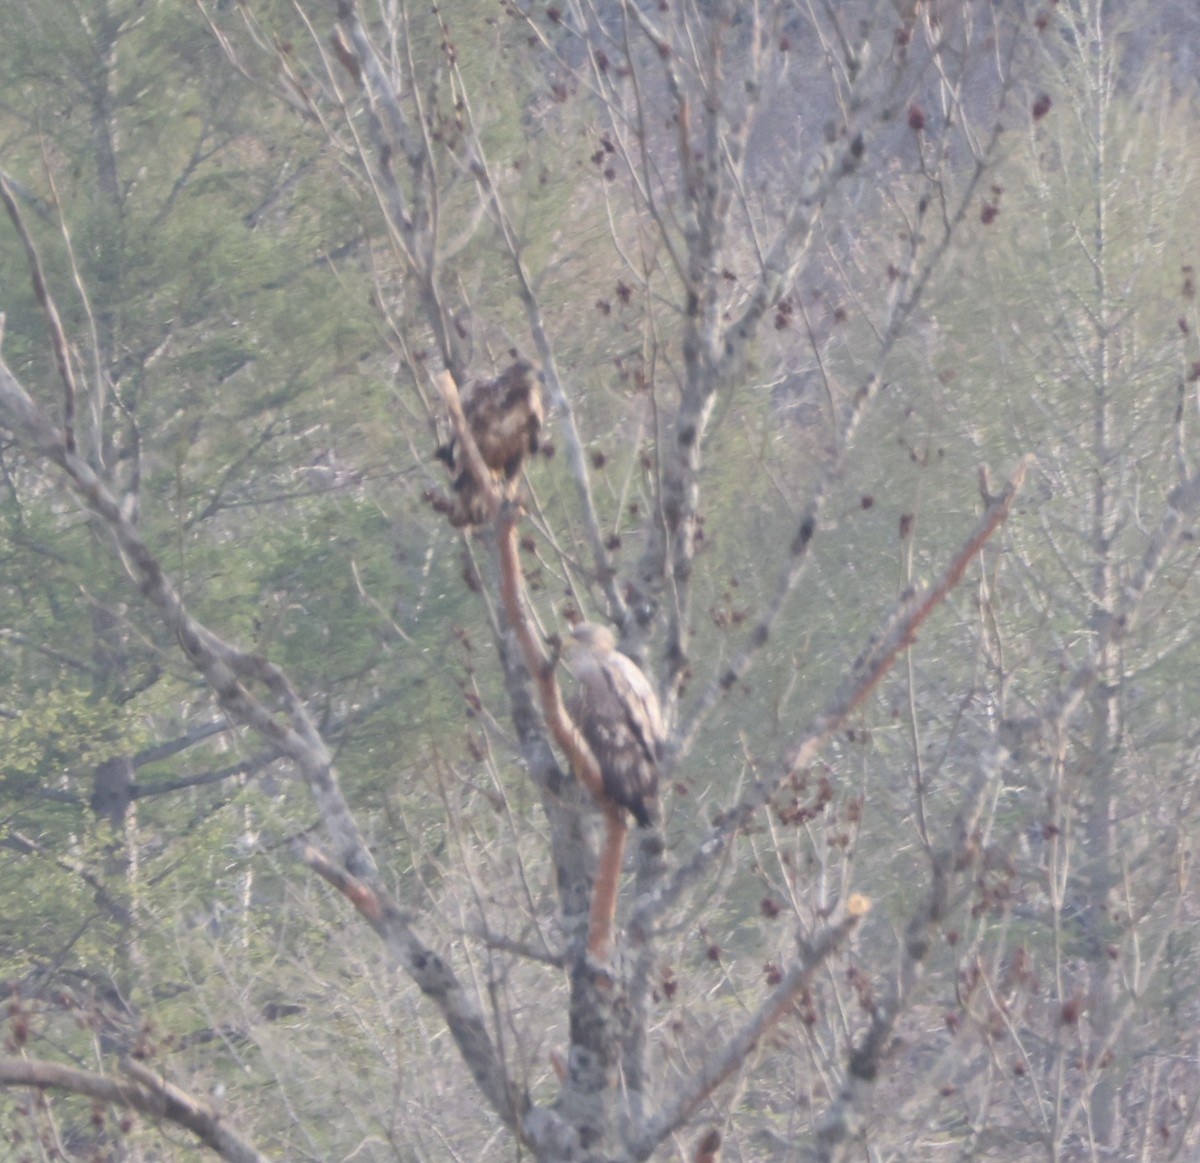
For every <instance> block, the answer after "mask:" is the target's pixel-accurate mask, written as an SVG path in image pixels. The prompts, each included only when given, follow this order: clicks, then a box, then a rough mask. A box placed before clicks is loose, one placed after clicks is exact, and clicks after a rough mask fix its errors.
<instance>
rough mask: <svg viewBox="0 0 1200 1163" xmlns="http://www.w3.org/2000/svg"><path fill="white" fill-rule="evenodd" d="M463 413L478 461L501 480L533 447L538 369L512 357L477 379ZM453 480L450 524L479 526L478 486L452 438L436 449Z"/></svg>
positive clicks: (540, 417) (539, 413) (540, 415)
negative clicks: (487, 376) (499, 369)
mask: <svg viewBox="0 0 1200 1163" xmlns="http://www.w3.org/2000/svg"><path fill="white" fill-rule="evenodd" d="M463 415H464V416H465V418H466V421H467V425H468V426H469V427H470V429H471V435H472V437H473V438H474V440H475V444H476V446H477V447H478V449H479V455H480V456H481V457H482V458H483V463H484V464H486V465H487V467H488V469H489V470H490V471H491V473H492V475H493V476H494V477H496V478H497V479H498V480H499V481H501V482H503V483H504V484H508V483H509V482H510V481H512V480H513V479H514V478H515V477H516V476H517V474H518V473H519V472H520V471H521V465H522V464H523V463H524V461H525V458H526V457H527V456H529V455H530V454H532V453H535V452H537V450H538V435H539V433H540V432H541V429H542V423H543V421H544V420H545V411H544V409H543V406H542V386H541V374H540V372H539V371H538V369H537V368H536V367H535V366H534V365H533V364H532V363H531V362H530V361H529V360H525V359H518V360H517V361H516V362H515V363H513V364H512V365H511V366H510V367H509V368H508V369H507V370H506V371H504V372H503V373H502V374H501V375H499V376H497V377H496V378H495V379H491V380H479V381H477V382H476V383H475V384H474V385H473V386H472V388H471V390H470V392H469V394H468V395H467V397H466V399H465V400H464V401H463ZM437 455H438V457H439V458H440V459H441V460H444V461H445V462H446V465H447V467H448V468H449V469H450V471H451V472H453V473H456V474H457V475H456V476H455V479H454V494H455V495H454V503H453V506H452V507H451V509H450V523H451V524H452V525H456V526H462V525H479V524H482V523H483V521H484V520H485V519H486V515H485V514H484V512H483V507H482V505H481V503H480V496H479V485H478V482H476V481H475V480H474V479H473V478H472V476H471V473H470V471H469V470H468V469H467V467H466V463H465V460H464V458H463V456H462V451H461V449H459V448H457V447H456V441H454V440H451V441H450V443H449V444H446V445H444V446H443V447H441V448H439V449H438V451H437Z"/></svg>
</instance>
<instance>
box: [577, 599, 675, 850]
mask: <svg viewBox="0 0 1200 1163" xmlns="http://www.w3.org/2000/svg"><path fill="white" fill-rule="evenodd" d="M571 638H572V641H570V642H568V643H567V648H566V654H567V660H568V661H569V662H570V664H571V668H572V669H573V670H574V672H575V691H574V694H573V695H572V696H571V700H570V703H569V706H568V710H570V712H571V717H572V718H573V719H574V720H575V722H576V724H577V725H578V727H579V730H580V731H581V732H582V734H583V737H584V738H585V739H586V740H587V742H588V746H589V747H591V749H592V754H593V755H595V757H596V762H597V763H598V764H599V765H600V774H601V775H602V776H603V777H604V791H605V793H606V794H607V795H608V797H609V798H610V799H611V800H613V801H614V802H616V803H618V804H620V805H621V806H622V807H626V808H628V809H629V810H630V811H631V812H632V813H633V818H634V819H635V820H636V821H637V822H638V826H639V827H642V828H647V827H649V826H650V824H651V822H652V818H653V812H654V810H655V806H656V802H657V797H658V760H659V756H660V753H661V750H662V746H663V744H664V743H665V742H666V728H665V727H664V725H663V718H662V710H661V709H660V708H659V705H658V696H657V695H656V694H655V693H654V688H653V687H652V686H651V685H650V680H649V679H647V678H646V676H645V675H644V674H643V673H642V672H641V670H639V669H638V666H637V664H636V663H635V662H634V661H633V659H631V658H628V657H626V656H625V655H624V654H622V653H621V652H620V651H619V650H618V649H617V644H616V639H614V638H613V634H612V631H611V630H609V629H608V628H607V627H606V626H597V625H595V624H594V623H591V622H582V623H580V624H579V625H578V626H576V627H575V628H574V629H573V630H572V631H571Z"/></svg>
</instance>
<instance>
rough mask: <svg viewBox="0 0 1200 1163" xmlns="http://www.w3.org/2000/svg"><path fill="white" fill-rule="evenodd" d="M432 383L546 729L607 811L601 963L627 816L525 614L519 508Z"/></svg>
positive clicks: (592, 927) (597, 892)
mask: <svg viewBox="0 0 1200 1163" xmlns="http://www.w3.org/2000/svg"><path fill="white" fill-rule="evenodd" d="M434 382H435V383H436V385H437V388H438V391H439V392H440V394H441V397H442V399H443V400H444V401H445V404H446V409H447V411H448V412H449V413H450V423H451V425H452V427H453V428H454V435H455V438H456V439H457V440H458V442H459V444H460V445H461V447H462V453H463V459H464V461H465V462H466V470H467V472H468V473H470V475H471V477H472V479H473V481H474V483H475V485H476V487H477V488H478V491H479V497H480V500H481V502H482V503H483V506H484V511H485V513H486V514H487V515H488V517H489V518H491V517H495V519H496V550H497V554H498V557H499V562H500V595H501V598H502V600H503V602H504V612H505V614H506V616H507V618H508V624H509V625H510V626H511V627H512V629H513V632H514V633H515V634H516V636H517V641H518V643H519V644H520V647H521V656H522V657H523V658H524V660H525V666H526V668H527V669H528V671H529V673H530V675H531V676H532V678H533V681H534V684H535V686H536V688H537V693H538V702H539V704H540V705H541V708H542V714H543V715H544V716H545V719H546V726H547V727H548V728H549V729H550V734H551V735H552V736H553V738H554V741H555V742H556V743H557V744H558V746H559V747H560V748H561V750H562V751H563V753H564V754H565V755H566V757H567V759H568V761H569V762H570V764H571V770H572V771H574V772H575V775H576V777H577V778H578V779H579V780H580V781H581V782H582V783H583V785H584V786H585V787H586V788H587V789H588V791H590V792H591V793H592V795H593V796H594V797H595V799H596V802H597V803H599V804H600V806H601V808H602V810H603V812H604V823H605V830H604V847H603V849H602V851H601V854H600V863H599V867H598V868H597V870H596V881H595V884H594V886H593V889H592V907H591V917H590V920H589V924H588V953H589V954H590V955H591V956H592V957H593V958H594V959H596V960H597V961H600V962H603V961H606V960H607V959H608V956H609V954H610V953H611V951H612V933H613V921H614V918H615V916H616V910H617V893H618V887H619V884H620V877H621V865H622V862H623V860H624V856H625V843H626V839H627V837H628V825H627V823H626V820H625V813H624V811H623V810H622V809H621V808H620V807H618V805H616V804H614V803H612V802H611V801H610V800H609V799H608V797H607V796H606V795H605V793H604V777H603V776H602V775H601V773H600V765H599V764H598V763H597V762H596V757H595V756H594V755H593V754H592V751H591V748H590V747H589V746H588V745H587V741H586V740H585V739H584V738H583V736H582V735H581V734H580V733H579V728H578V727H576V725H575V723H574V721H573V720H572V719H571V716H570V715H569V714H568V713H567V708H566V704H565V703H564V702H563V697H562V691H561V690H560V689H559V686H558V679H557V677H556V675H555V669H554V665H553V664H552V663H551V662H550V660H549V659H547V658H546V656H545V654H544V653H543V652H542V647H541V644H540V643H539V641H538V638H537V635H536V634H535V632H534V629H533V626H532V625H531V624H530V621H529V618H528V617H527V616H526V613H525V606H524V601H523V594H524V590H525V576H524V572H523V571H522V569H521V559H520V553H519V545H518V536H517V520H518V517H519V513H518V510H517V508H516V506H515V505H512V504H505V503H504V502H503V500H502V498H501V494H500V490H499V488H498V487H497V485H496V481H495V478H494V477H493V476H492V474H491V473H490V472H489V471H488V468H487V465H486V464H485V463H484V459H483V456H482V454H481V453H480V451H479V446H478V445H477V444H476V442H475V437H474V434H473V433H472V432H471V426H470V424H468V423H467V420H466V417H465V416H464V415H463V410H462V402H461V400H460V399H459V394H458V385H457V384H456V383H455V382H454V377H453V376H452V375H450V373H449V372H446V371H442V372H438V373H437V374H436V375H435V377H434Z"/></svg>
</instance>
